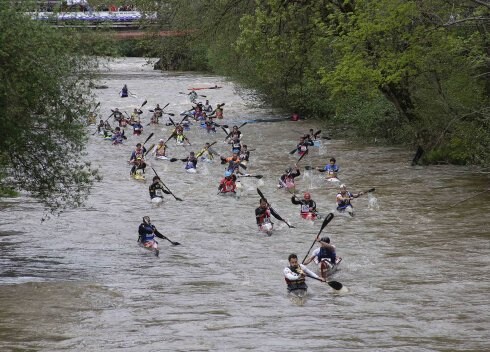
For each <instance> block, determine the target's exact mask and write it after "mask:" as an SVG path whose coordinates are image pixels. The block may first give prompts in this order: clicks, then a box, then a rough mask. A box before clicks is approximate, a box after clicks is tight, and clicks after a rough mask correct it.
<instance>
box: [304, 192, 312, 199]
mask: <svg viewBox="0 0 490 352" xmlns="http://www.w3.org/2000/svg"><path fill="white" fill-rule="evenodd" d="M303 197H304V198H305V199H311V194H309V193H308V192H306V193H305V194H303Z"/></svg>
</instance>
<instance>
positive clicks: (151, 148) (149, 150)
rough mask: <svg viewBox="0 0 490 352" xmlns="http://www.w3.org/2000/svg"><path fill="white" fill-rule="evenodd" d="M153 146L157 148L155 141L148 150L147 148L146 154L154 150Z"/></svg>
mask: <svg viewBox="0 0 490 352" xmlns="http://www.w3.org/2000/svg"><path fill="white" fill-rule="evenodd" d="M153 148H155V143H153V144H152V145H151V146H150V148H148V150H147V151H146V153H145V156H147V155H148V153H149V152H151V151H152V150H153Z"/></svg>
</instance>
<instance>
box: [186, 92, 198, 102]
mask: <svg viewBox="0 0 490 352" xmlns="http://www.w3.org/2000/svg"><path fill="white" fill-rule="evenodd" d="M187 95H188V96H189V100H190V101H191V103H195V102H196V99H197V93H196V91H195V90H192V91H191V92H190V93H189V94H187Z"/></svg>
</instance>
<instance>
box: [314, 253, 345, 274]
mask: <svg viewBox="0 0 490 352" xmlns="http://www.w3.org/2000/svg"><path fill="white" fill-rule="evenodd" d="M341 261H342V258H341V257H336V258H335V264H332V263H331V262H330V261H329V260H327V259H323V260H322V261H320V262H319V263H317V265H318V271H319V273H320V276H321V277H323V278H324V279H326V278H327V277H328V276H330V275H331V274H333V273H334V272H335V271H336V270H337V268H338V266H339V264H340V262H341Z"/></svg>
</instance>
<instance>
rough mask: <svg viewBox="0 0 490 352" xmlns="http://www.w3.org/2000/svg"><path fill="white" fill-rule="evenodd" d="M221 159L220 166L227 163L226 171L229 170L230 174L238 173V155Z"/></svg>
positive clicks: (234, 154)
mask: <svg viewBox="0 0 490 352" xmlns="http://www.w3.org/2000/svg"><path fill="white" fill-rule="evenodd" d="M220 158H221V164H226V163H228V168H227V170H230V171H231V172H233V173H234V172H235V171H236V172H240V170H239V169H238V167H239V166H240V158H239V157H238V153H233V155H232V156H230V157H228V158H224V157H222V156H221V157H220Z"/></svg>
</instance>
